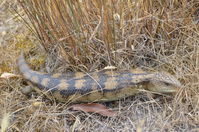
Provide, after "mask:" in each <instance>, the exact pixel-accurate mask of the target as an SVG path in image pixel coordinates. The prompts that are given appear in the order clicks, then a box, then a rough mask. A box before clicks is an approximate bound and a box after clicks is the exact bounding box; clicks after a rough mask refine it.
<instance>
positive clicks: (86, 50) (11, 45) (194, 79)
mask: <svg viewBox="0 0 199 132" xmlns="http://www.w3.org/2000/svg"><path fill="white" fill-rule="evenodd" d="M22 1H23V0H22ZM44 1H45V0H26V1H23V2H21V0H18V3H15V1H14V2H13V1H9V0H3V1H2V4H0V10H1V12H2V13H0V17H1V19H0V42H1V43H0V73H3V72H13V73H18V72H17V67H16V63H15V60H16V57H17V54H18V52H19V51H20V49H25V51H26V52H28V53H29V56H28V58H29V59H28V61H29V62H30V63H31V65H32V66H33V68H35V69H36V70H40V71H45V72H67V71H86V72H88V71H94V70H97V69H102V68H104V67H105V66H108V65H113V66H116V67H117V68H118V69H130V68H137V67H139V68H142V69H145V70H147V71H148V70H150V71H167V72H170V73H172V74H174V75H175V76H176V77H177V78H178V79H179V80H180V81H181V83H182V84H183V87H182V88H181V90H180V91H179V92H178V93H177V95H176V96H175V97H172V96H170V97H165V96H160V97H156V98H154V97H151V96H150V95H147V94H146V93H142V94H139V95H136V96H134V97H130V98H127V99H123V100H120V101H115V102H111V103H107V104H106V105H108V106H109V107H112V108H113V109H115V110H117V111H119V113H118V115H117V116H115V117H112V118H107V117H102V116H99V115H96V114H88V113H82V112H76V111H71V110H69V109H68V107H67V105H66V104H64V103H59V102H55V101H50V100H48V99H45V98H44V97H41V96H39V95H37V94H35V93H33V94H32V95H31V97H26V96H24V95H23V94H22V93H21V92H20V88H22V87H24V86H25V85H26V84H25V83H24V81H22V80H21V79H18V78H16V79H9V80H2V79H1V80H0V89H1V90H0V95H1V96H0V108H2V110H1V111H0V115H1V116H0V117H1V120H2V121H4V120H3V119H4V118H5V117H8V118H6V119H7V120H6V121H9V122H6V123H7V124H9V127H7V128H6V129H8V131H26V132H31V131H124V132H126V131H154V132H156V131H192V132H194V131H199V127H198V126H199V107H198V106H199V105H198V103H199V95H198V94H199V91H198V89H199V31H198V29H199V23H197V21H198V20H199V15H198V14H199V9H197V8H198V6H199V2H197V0H189V1H188V0H187V1H186V0H183V1H180V0H167V1H165V0H153V1H151V0H146V1H142V0H133V1H130V0H127V1H116V0H115V1H114V0H107V1H103V0H93V1H89V0H84V1H83V0H82V1H80V0H79V1H78V0H77V1H73V0H68V1H63V0H49V1H45V2H44ZM6 2H8V3H9V5H12V9H11V7H10V6H8V5H7V4H6ZM19 5H20V6H19ZM21 6H22V8H20V7H21ZM1 7H4V8H1ZM8 9H10V11H11V12H12V14H11V13H10V12H9V10H8ZM13 9H14V10H15V11H17V12H18V14H19V15H21V16H22V18H23V19H24V20H25V22H26V24H27V26H28V27H29V29H30V30H27V28H25V26H24V24H23V23H22V22H20V21H19V19H21V18H20V17H18V16H17V14H15V13H14V12H13ZM24 14H26V16H25V15H24ZM2 20H3V21H2ZM33 42H34V43H33ZM45 55H48V57H47V60H46V61H45V59H46V58H45ZM44 61H45V62H46V64H45V65H44ZM8 113H9V115H8ZM3 117H4V118H3ZM1 124H5V123H1ZM2 127H3V128H5V126H2ZM2 127H1V128H2Z"/></svg>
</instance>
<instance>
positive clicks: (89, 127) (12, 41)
mask: <svg viewBox="0 0 199 132" xmlns="http://www.w3.org/2000/svg"><path fill="white" fill-rule="evenodd" d="M7 2H8V3H10V5H9V4H7ZM11 6H12V8H15V9H16V10H20V9H19V6H18V4H17V3H16V2H15V1H9V0H1V3H0V75H1V74H2V73H4V72H9V73H14V74H17V75H18V74H19V72H18V69H17V66H16V59H17V57H18V55H19V52H20V50H19V47H18V46H17V45H21V44H23V43H30V45H29V46H28V48H29V49H31V48H33V49H35V47H36V49H40V47H39V46H38V45H36V46H35V45H34V46H32V41H35V42H36V43H39V42H38V41H36V38H35V37H34V36H33V35H32V34H31V33H30V32H29V30H28V28H27V27H26V26H25V24H24V23H23V22H22V21H21V18H20V17H18V15H17V14H16V13H15V12H13V10H11V9H12V8H11ZM190 13H191V12H190ZM194 15H195V14H193V20H192V19H189V21H192V22H187V24H186V25H183V26H181V28H182V29H178V28H177V27H176V30H180V33H179V34H178V35H179V37H178V36H177V37H176V38H175V39H176V41H175V42H176V44H174V45H172V46H173V47H172V54H170V55H167V54H166V55H162V54H161V55H160V56H158V57H157V58H158V59H157V61H158V65H156V66H155V68H156V69H158V70H162V68H164V69H163V70H167V69H170V71H169V72H171V73H173V74H174V75H175V77H176V78H178V79H179V81H180V82H181V83H182V88H181V90H180V91H179V92H178V93H177V94H176V95H174V96H162V95H160V96H155V97H154V96H152V95H151V94H148V93H147V92H143V93H140V94H138V95H135V96H133V97H129V98H125V99H121V100H119V101H114V102H110V103H106V104H105V105H106V106H108V107H109V108H112V109H113V110H115V111H118V114H117V115H116V116H114V117H104V116H101V115H98V114H92V113H84V112H79V111H72V110H70V109H69V108H68V104H64V103H59V102H56V101H54V100H49V99H46V98H45V97H42V96H40V95H38V94H36V93H33V94H32V95H31V96H29V97H27V96H25V95H24V94H22V93H21V90H20V89H21V88H23V87H25V86H26V85H27V84H26V82H25V81H24V80H22V78H20V77H19V78H18V77H17V78H10V79H0V108H1V110H0V120H1V131H2V132H3V131H4V130H6V129H7V131H8V132H12V131H19V132H21V131H24V132H33V131H38V132H39V131H41V132H54V131H60V132H82V131H88V132H92V131H95V132H131V131H137V132H160V131H163V132H169V131H173V132H174V131H178V132H185V131H190V132H197V131H199V107H198V106H199V95H198V93H199V91H198V90H199V30H198V29H199V28H198V27H199V23H198V19H197V16H196V15H195V16H194ZM185 18H186V16H184V18H181V19H185ZM176 25H177V24H176ZM173 32H174V31H173ZM182 34H183V35H182ZM22 47H23V46H22ZM168 49H169V48H168ZM168 49H165V50H168ZM169 50H171V48H170V49H169ZM30 51H31V50H30ZM38 51H42V49H40V50H38ZM140 51H141V50H140ZM44 53H45V52H43V53H42V55H44ZM38 54H39V53H38ZM139 54H140V55H141V54H142V53H139ZM139 54H137V55H139ZM42 55H41V54H40V55H38V56H36V57H35V58H36V59H37V58H38V57H41V56H42ZM156 55H158V54H156ZM44 65H45V64H43V62H42V65H41V66H39V67H36V66H35V67H36V69H37V70H40V69H42V67H44ZM152 68H153V67H150V68H149V69H152ZM42 70H44V68H43V69H42ZM44 71H45V70H44Z"/></svg>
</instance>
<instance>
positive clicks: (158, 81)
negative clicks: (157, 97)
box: [148, 72, 181, 94]
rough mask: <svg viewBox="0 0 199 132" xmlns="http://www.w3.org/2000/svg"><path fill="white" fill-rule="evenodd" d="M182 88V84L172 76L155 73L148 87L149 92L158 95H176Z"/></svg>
mask: <svg viewBox="0 0 199 132" xmlns="http://www.w3.org/2000/svg"><path fill="white" fill-rule="evenodd" d="M180 87H181V83H180V82H179V81H178V80H177V79H176V78H175V77H174V76H172V75H170V74H168V73H164V72H158V73H154V76H153V77H152V78H151V79H150V84H149V86H148V90H149V91H153V92H157V93H164V94H170V93H176V92H177V91H178V90H179V89H180Z"/></svg>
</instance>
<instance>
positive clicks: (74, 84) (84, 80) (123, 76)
mask: <svg viewBox="0 0 199 132" xmlns="http://www.w3.org/2000/svg"><path fill="white" fill-rule="evenodd" d="M18 67H19V70H20V72H21V74H22V75H23V77H24V78H25V79H27V80H28V81H30V82H31V83H32V84H34V85H36V86H37V88H36V89H35V90H36V91H39V92H42V93H44V94H46V95H49V96H53V97H54V98H55V99H57V100H58V101H61V102H66V101H71V102H73V103H79V102H102V101H103V102H104V101H113V100H118V99H120V98H124V97H128V96H131V95H134V94H136V93H138V92H140V91H142V90H149V91H153V92H157V93H166V94H167V93H175V92H177V90H178V89H179V88H180V86H181V84H180V82H179V81H178V80H177V79H176V78H175V77H174V76H172V75H170V74H168V73H164V72H156V73H148V72H143V71H139V72H138V71H133V70H128V71H106V70H104V71H99V72H93V73H83V72H74V73H68V74H66V75H63V74H45V73H40V72H37V71H33V70H32V69H30V68H29V66H28V65H27V63H26V61H25V59H24V55H23V53H22V54H21V55H20V57H19V58H18Z"/></svg>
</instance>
